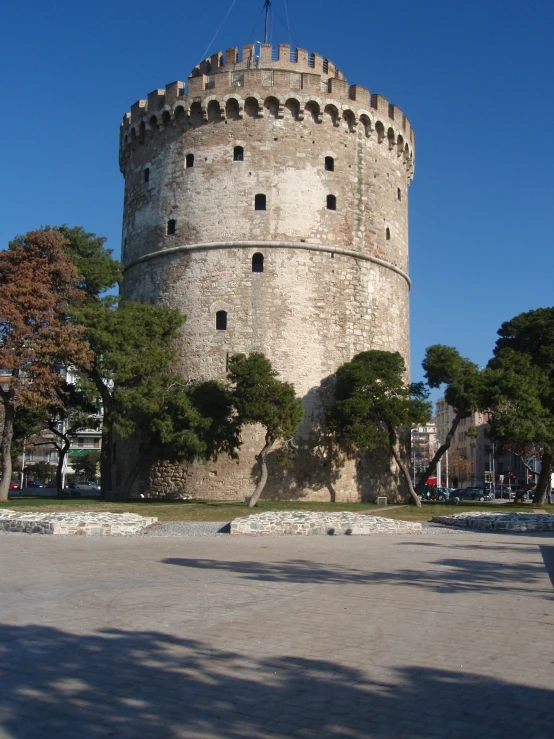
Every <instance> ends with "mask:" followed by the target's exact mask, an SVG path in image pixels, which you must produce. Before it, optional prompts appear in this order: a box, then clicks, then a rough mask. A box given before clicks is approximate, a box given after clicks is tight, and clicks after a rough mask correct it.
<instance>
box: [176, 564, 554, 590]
mask: <svg viewBox="0 0 554 739" xmlns="http://www.w3.org/2000/svg"><path fill="white" fill-rule="evenodd" d="M162 561H163V562H164V564H169V565H178V566H180V567H188V568H190V569H201V570H223V571H227V572H232V573H233V574H235V575H237V576H238V577H242V578H244V579H246V580H256V581H260V580H261V581H266V582H284V583H300V584H326V585H372V584H379V583H386V584H394V585H401V586H408V587H416V588H424V589H427V590H430V591H432V592H435V593H466V592H473V591H479V592H480V593H500V592H518V591H525V592H526V593H529V594H530V595H531V594H533V593H532V591H530V589H529V587H528V586H529V585H540V584H541V581H542V580H543V578H544V567H543V565H542V564H534V563H527V562H522V563H516V564H513V563H502V565H501V566H499V564H498V562H482V561H480V560H479V559H455V558H446V559H439V560H436V561H434V562H432V563H430V564H429V566H428V569H421V568H417V569H410V568H403V569H400V570H391V569H383V570H382V571H368V570H364V569H356V568H353V567H348V566H344V565H338V564H333V565H329V564H323V563H319V562H314V561H313V560H303V559H291V560H286V561H284V562H257V561H248V560H241V561H225V560H218V559H187V558H182V557H168V558H167V559H164V560H162ZM522 583H525V584H526V585H527V587H522ZM535 594H538V595H539V596H541V597H544V591H543V590H542V591H541V590H537V589H535ZM548 596H549V597H552V594H551V593H549V594H548Z"/></svg>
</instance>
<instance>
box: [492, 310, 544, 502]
mask: <svg viewBox="0 0 554 739" xmlns="http://www.w3.org/2000/svg"><path fill="white" fill-rule="evenodd" d="M498 336H499V338H498V340H497V342H496V346H495V349H494V355H493V358H492V359H491V361H490V362H489V364H488V366H487V369H486V371H485V402H486V405H487V407H488V408H489V411H490V421H491V436H492V438H493V439H495V440H496V441H499V442H501V443H504V444H505V445H506V446H508V447H514V444H519V445H520V446H523V447H525V446H529V447H532V446H538V447H539V448H541V449H542V459H541V472H540V474H539V479H538V482H537V487H536V490H535V498H534V500H535V502H536V503H540V504H542V503H543V502H544V498H545V494H546V491H547V489H549V486H550V484H551V477H550V476H551V472H552V465H553V463H554V308H539V309H537V310H533V311H528V312H526V313H521V314H520V315H518V316H516V317H515V318H513V319H512V320H510V321H506V322H505V323H503V324H502V326H501V327H500V329H499V331H498Z"/></svg>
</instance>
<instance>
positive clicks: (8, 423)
mask: <svg viewBox="0 0 554 739" xmlns="http://www.w3.org/2000/svg"><path fill="white" fill-rule="evenodd" d="M10 400H11V399H10V397H9V391H8V392H7V393H5V392H3V393H2V401H3V405H4V428H3V430H2V478H1V479H0V502H1V503H5V502H6V501H7V500H8V494H9V491H10V482H11V480H12V439H13V425H14V421H15V408H14V407H13V404H12V403H11V402H10Z"/></svg>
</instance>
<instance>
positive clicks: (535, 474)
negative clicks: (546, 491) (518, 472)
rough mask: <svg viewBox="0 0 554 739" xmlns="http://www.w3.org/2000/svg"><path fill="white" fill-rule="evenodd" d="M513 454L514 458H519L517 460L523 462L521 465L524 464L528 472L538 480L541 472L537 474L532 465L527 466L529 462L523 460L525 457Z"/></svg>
mask: <svg viewBox="0 0 554 739" xmlns="http://www.w3.org/2000/svg"><path fill="white" fill-rule="evenodd" d="M513 454H514V456H515V457H517V458H518V459H519V461H520V462H521V464H522V465H523V466H524V467H525V469H526V470H527V471H528V472H529V473H530V474H531V475H533V476H534V477H536V478H538V476H539V475H540V472H537V471H536V470H534V469H533V468H532V467H531V465H529V464H527V462H526V461H525V460H524V459H523V457H522V456H521V454H516V453H515V452H513Z"/></svg>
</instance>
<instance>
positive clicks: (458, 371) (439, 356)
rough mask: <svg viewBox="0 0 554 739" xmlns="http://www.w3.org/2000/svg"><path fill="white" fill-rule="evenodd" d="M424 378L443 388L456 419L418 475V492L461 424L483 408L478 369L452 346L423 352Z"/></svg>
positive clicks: (433, 385) (435, 345)
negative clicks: (444, 387)
mask: <svg viewBox="0 0 554 739" xmlns="http://www.w3.org/2000/svg"><path fill="white" fill-rule="evenodd" d="M423 369H424V371H425V378H426V380H427V384H428V385H429V387H430V388H440V387H441V386H444V385H446V389H445V391H444V398H445V400H446V402H447V403H448V405H451V406H452V407H453V408H454V411H455V416H454V419H453V421H452V425H451V426H450V429H449V430H448V433H447V435H446V439H445V440H444V442H443V443H442V444H441V445H440V447H439V448H438V449H437V451H436V452H435V455H434V456H433V458H432V460H431V461H430V462H429V465H428V466H427V469H426V470H425V471H424V472H423V473H422V474H421V475H420V477H419V480H418V481H417V484H416V491H417V492H419V491H420V490H422V489H423V488H424V487H425V483H426V481H427V479H428V478H429V477H430V476H431V475H433V474H434V473H435V471H436V469H437V464H438V462H439V460H440V459H441V458H442V456H443V455H444V453H445V452H446V451H448V449H450V445H451V444H452V440H453V439H454V434H455V433H456V429H457V428H458V425H459V423H460V421H461V420H462V419H464V418H469V417H470V416H471V414H472V413H473V412H474V411H476V410H479V409H480V408H481V407H482V402H483V399H482V390H483V377H482V373H481V371H480V369H479V367H478V366H477V365H476V364H475V363H474V362H472V361H471V360H469V359H465V358H464V357H462V356H461V355H460V353H459V352H458V350H457V349H454V347H452V346H444V345H442V344H433V346H430V347H429V348H428V349H427V351H426V352H425V359H424V360H423Z"/></svg>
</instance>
